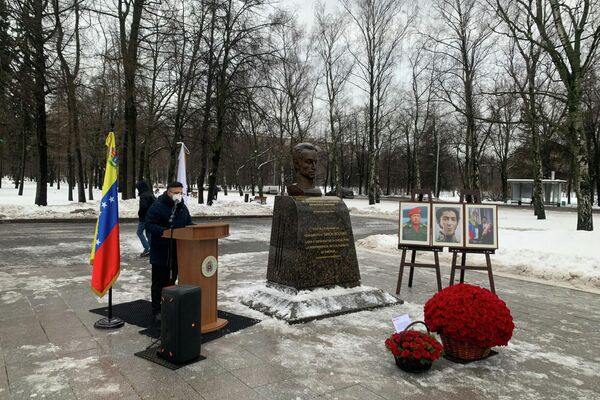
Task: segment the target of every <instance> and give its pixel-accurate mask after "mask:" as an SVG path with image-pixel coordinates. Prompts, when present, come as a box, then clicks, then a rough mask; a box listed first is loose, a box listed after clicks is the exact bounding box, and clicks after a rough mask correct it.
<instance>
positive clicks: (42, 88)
mask: <svg viewBox="0 0 600 400" xmlns="http://www.w3.org/2000/svg"><path fill="white" fill-rule="evenodd" d="M33 8H34V20H33V26H32V27H31V28H30V29H31V36H32V44H33V48H34V55H33V57H34V63H33V69H34V94H33V97H34V100H35V125H36V129H35V131H36V139H37V152H38V168H37V174H36V175H37V186H36V191H35V204H37V205H38V206H46V205H48V186H47V185H48V142H47V132H46V55H45V54H44V27H43V18H44V13H45V10H44V8H45V3H44V1H42V0H35V1H34V5H33Z"/></svg>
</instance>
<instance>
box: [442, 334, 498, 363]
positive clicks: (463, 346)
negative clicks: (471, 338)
mask: <svg viewBox="0 0 600 400" xmlns="http://www.w3.org/2000/svg"><path fill="white" fill-rule="evenodd" d="M440 337H441V339H442V344H443V345H444V352H445V353H446V354H447V355H449V356H452V357H455V358H460V359H461V360H468V361H473V360H480V359H482V358H484V357H487V356H488V355H489V354H490V350H491V349H490V348H489V347H479V346H476V345H474V344H471V343H468V342H459V341H456V340H454V339H451V338H449V337H447V336H445V335H443V334H440Z"/></svg>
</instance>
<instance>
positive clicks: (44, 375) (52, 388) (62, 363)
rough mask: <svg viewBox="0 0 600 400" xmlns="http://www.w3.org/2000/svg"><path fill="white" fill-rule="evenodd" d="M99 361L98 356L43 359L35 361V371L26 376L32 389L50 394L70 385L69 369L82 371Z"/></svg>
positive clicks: (35, 391)
mask: <svg viewBox="0 0 600 400" xmlns="http://www.w3.org/2000/svg"><path fill="white" fill-rule="evenodd" d="M96 362H98V357H87V358H84V359H80V360H79V359H74V358H71V357H64V358H60V359H58V360H51V361H43V362H36V363H34V364H35V365H37V367H35V369H34V373H33V374H31V375H28V376H26V377H25V380H26V381H27V383H28V384H30V385H31V387H32V391H33V392H34V393H37V394H42V395H45V394H48V393H54V392H59V391H61V390H63V389H65V388H67V387H68V383H67V382H68V377H67V376H66V373H67V372H68V371H72V370H77V371H82V370H84V369H87V368H89V367H90V366H91V365H92V364H94V363H96Z"/></svg>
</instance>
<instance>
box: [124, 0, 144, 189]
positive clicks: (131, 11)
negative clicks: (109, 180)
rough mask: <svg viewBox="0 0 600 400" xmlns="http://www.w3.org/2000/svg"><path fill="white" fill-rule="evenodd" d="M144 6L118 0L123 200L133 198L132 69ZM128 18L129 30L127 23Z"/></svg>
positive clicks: (134, 116) (138, 1)
mask: <svg viewBox="0 0 600 400" xmlns="http://www.w3.org/2000/svg"><path fill="white" fill-rule="evenodd" d="M143 10H144V0H118V18H119V45H120V50H121V57H122V59H123V81H124V86H125V114H124V118H125V135H124V141H123V147H124V149H125V154H124V157H123V159H122V160H123V161H122V164H121V165H122V168H123V169H124V170H125V173H124V174H123V182H121V185H120V187H121V190H122V197H123V200H126V199H131V198H135V177H136V173H135V161H136V156H137V153H136V141H137V105H136V83H135V80H136V73H137V69H138V45H139V34H140V22H141V19H142V12H143ZM128 22H130V27H129V32H127V23H128Z"/></svg>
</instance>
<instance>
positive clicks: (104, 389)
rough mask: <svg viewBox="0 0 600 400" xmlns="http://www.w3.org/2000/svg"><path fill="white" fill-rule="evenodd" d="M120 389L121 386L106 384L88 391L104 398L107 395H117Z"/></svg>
mask: <svg viewBox="0 0 600 400" xmlns="http://www.w3.org/2000/svg"><path fill="white" fill-rule="evenodd" d="M120 388H121V386H119V384H118V383H108V384H106V385H104V386H101V387H98V388H91V389H89V390H88V391H89V392H90V393H94V394H97V395H102V396H106V395H108V394H113V393H115V394H116V393H119V389H120Z"/></svg>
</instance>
